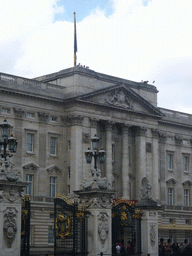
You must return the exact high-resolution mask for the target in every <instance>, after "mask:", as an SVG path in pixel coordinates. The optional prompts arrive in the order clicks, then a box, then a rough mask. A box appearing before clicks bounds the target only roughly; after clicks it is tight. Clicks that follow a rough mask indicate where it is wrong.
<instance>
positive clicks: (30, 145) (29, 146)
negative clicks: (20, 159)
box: [27, 133, 34, 152]
mask: <svg viewBox="0 0 192 256" xmlns="http://www.w3.org/2000/svg"><path fill="white" fill-rule="evenodd" d="M33 140H34V134H32V133H27V152H33Z"/></svg>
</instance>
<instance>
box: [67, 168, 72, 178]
mask: <svg viewBox="0 0 192 256" xmlns="http://www.w3.org/2000/svg"><path fill="white" fill-rule="evenodd" d="M70 178H71V168H70V166H68V179H70Z"/></svg>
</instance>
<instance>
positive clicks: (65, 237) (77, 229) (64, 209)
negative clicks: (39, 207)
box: [54, 197, 87, 256]
mask: <svg viewBox="0 0 192 256" xmlns="http://www.w3.org/2000/svg"><path fill="white" fill-rule="evenodd" d="M54 205H55V211H54V214H55V218H54V219H55V223H54V227H55V230H54V231H55V241H54V255H55V256H58V255H62V256H67V255H79V256H85V255H87V236H86V234H87V232H86V219H87V218H86V211H84V210H83V209H80V208H78V204H77V202H76V201H74V202H73V203H72V202H70V201H69V200H67V198H65V197H61V198H55V200H54Z"/></svg>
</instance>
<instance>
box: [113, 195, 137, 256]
mask: <svg viewBox="0 0 192 256" xmlns="http://www.w3.org/2000/svg"><path fill="white" fill-rule="evenodd" d="M133 203H134V202H133V201H128V200H116V201H114V203H113V208H112V252H113V254H115V255H116V244H117V243H121V244H124V246H125V245H127V244H129V246H130V252H131V253H132V254H133V253H137V255H141V214H140V211H139V210H138V209H135V208H134V207H133V206H132V204H133Z"/></svg>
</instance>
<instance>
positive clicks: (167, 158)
mask: <svg viewBox="0 0 192 256" xmlns="http://www.w3.org/2000/svg"><path fill="white" fill-rule="evenodd" d="M0 91H1V93H0V116H1V122H2V121H3V118H4V117H5V116H6V117H7V120H8V122H9V123H10V124H11V126H12V132H13V133H14V135H15V137H16V138H17V141H18V150H17V153H16V154H15V156H14V157H13V159H12V161H13V163H14V164H15V166H16V167H17V169H18V170H20V172H21V179H22V180H23V181H26V182H27V183H28V186H27V188H26V194H29V195H30V198H31V236H30V244H31V251H33V252H40V251H43V252H46V251H47V252H48V251H50V250H53V225H54V207H53V200H54V197H55V196H56V195H57V194H65V195H67V196H68V197H73V196H74V193H73V191H75V190H79V189H81V187H80V185H81V183H82V180H83V178H85V177H87V176H88V175H89V170H90V169H91V166H90V165H88V164H87V163H86V159H85V155H84V152H85V151H86V150H87V148H88V146H89V145H90V143H91V137H92V136H93V135H94V134H97V135H98V137H99V138H100V146H103V148H104V150H105V151H106V161H105V164H104V165H103V166H100V169H101V172H102V176H106V177H107V179H108V181H109V182H110V184H111V187H112V189H114V190H116V194H115V195H114V198H123V199H129V200H139V199H140V193H141V180H142V178H143V177H147V179H148V180H149V183H150V184H151V185H152V197H153V199H154V200H155V201H157V202H158V205H160V206H161V208H160V210H159V237H164V239H165V240H166V239H168V238H171V239H172V241H177V242H183V240H184V239H185V238H186V239H188V241H189V242H192V240H191V237H192V226H191V221H192V198H191V195H192V190H191V185H192V176H191V175H192V163H191V162H192V115H189V114H186V113H180V112H176V111H172V110H168V109H163V108H160V107H158V106H157V93H158V91H157V88H156V87H155V86H153V85H150V84H148V83H137V82H133V81H129V80H125V79H121V78H117V77H113V76H108V75H105V74H101V73H97V72H95V71H92V70H89V69H86V68H82V67H74V68H69V69H66V70H62V71H59V72H57V73H53V74H49V75H45V76H41V77H38V78H35V79H26V78H22V77H17V76H12V75H9V74H4V73H0Z"/></svg>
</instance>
